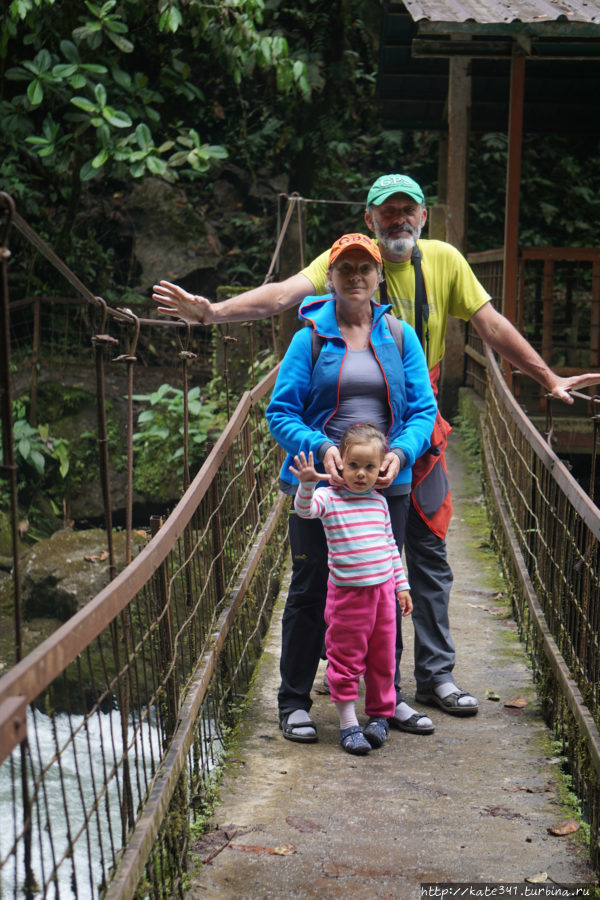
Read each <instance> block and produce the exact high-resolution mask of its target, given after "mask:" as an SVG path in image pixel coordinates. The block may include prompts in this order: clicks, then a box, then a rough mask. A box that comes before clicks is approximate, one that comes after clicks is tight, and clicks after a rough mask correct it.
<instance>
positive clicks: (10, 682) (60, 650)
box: [0, 367, 279, 763]
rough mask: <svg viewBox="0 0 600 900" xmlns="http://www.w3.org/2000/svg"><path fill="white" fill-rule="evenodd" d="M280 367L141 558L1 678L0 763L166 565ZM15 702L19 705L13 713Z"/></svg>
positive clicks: (249, 397) (241, 407)
mask: <svg viewBox="0 0 600 900" xmlns="http://www.w3.org/2000/svg"><path fill="white" fill-rule="evenodd" d="M278 369H279V367H276V368H275V369H273V370H271V372H269V373H268V374H267V375H265V377H264V378H263V379H262V380H261V381H260V382H259V383H258V384H257V385H256V387H255V388H254V389H253V390H251V391H246V392H245V393H244V394H243V396H242V397H241V399H240V401H239V403H238V406H237V408H236V410H235V412H234V413H233V415H232V417H231V419H230V420H229V422H228V424H227V427H226V428H225V430H224V431H223V433H222V434H221V436H220V438H219V439H218V441H217V443H216V444H215V446H214V447H213V449H212V450H211V452H210V454H209V455H208V457H207V459H206V461H205V462H204V464H203V465H202V467H201V468H200V470H199V471H198V473H197V475H196V476H195V478H194V480H193V481H192V483H191V485H190V487H189V488H188V490H187V491H186V492H185V494H184V495H183V496H182V498H181V500H180V501H179V503H178V504H177V506H176V507H175V508H174V510H173V512H172V513H171V515H170V516H169V517H168V518H167V520H166V522H165V524H164V525H163V526H162V527H161V528H160V530H159V531H158V532H157V534H156V535H155V536H154V537H153V538H152V540H151V541H150V542H149V543H148V544H147V545H146V547H144V548H143V549H142V550H141V551H140V553H139V555H138V556H137V557H136V558H135V559H134V560H133V561H132V562H131V563H130V564H129V565H128V566H127V568H125V569H124V570H123V571H122V572H121V573H120V574H119V575H117V576H116V577H115V578H114V579H113V580H112V581H111V582H110V583H109V584H108V585H106V587H105V588H104V589H103V590H102V591H100V593H99V594H97V595H96V596H95V597H94V598H93V599H92V600H90V602H89V603H87V604H86V605H85V606H84V607H83V609H81V610H80V611H79V612H78V613H75V615H74V616H72V617H71V618H70V619H69V620H68V621H67V622H65V623H64V624H63V625H61V626H60V627H59V628H58V629H57V630H56V631H55V632H53V634H51V635H50V637H48V638H46V640H45V641H43V643H41V644H40V645H39V646H38V647H37V648H36V649H35V651H34V652H33V653H30V654H29V655H28V656H26V657H25V658H24V659H22V660H21V661H20V662H19V663H17V664H16V665H15V666H13V668H12V669H11V670H10V671H9V672H7V673H6V675H3V676H2V677H1V678H0V763H2V762H3V761H4V760H5V759H6V758H7V756H8V755H9V754H10V753H11V751H12V750H13V749H14V747H15V746H16V745H17V744H18V743H19V741H20V740H22V732H21V725H22V723H21V716H22V712H21V708H22V707H23V706H24V705H26V704H29V703H31V701H32V700H34V699H35V697H37V696H38V694H40V693H41V692H42V691H43V690H45V689H46V688H47V687H48V685H49V684H50V683H51V682H52V681H54V679H55V678H57V677H58V676H59V675H60V674H61V672H62V671H63V670H64V669H65V668H66V667H67V666H68V665H69V663H71V662H72V661H73V660H74V659H75V658H76V657H77V656H78V655H79V654H80V653H82V652H83V651H84V650H85V648H86V647H87V646H88V645H89V644H90V642H91V641H93V640H94V638H96V637H97V636H98V635H99V634H100V632H102V631H103V630H104V629H105V628H107V627H108V626H109V625H110V623H111V622H112V621H113V620H114V618H115V617H116V616H117V615H118V614H119V613H120V612H122V610H123V609H125V607H126V606H127V604H128V603H130V602H131V600H132V599H133V597H135V595H136V594H137V593H138V591H140V590H141V589H142V587H143V586H144V584H146V582H147V581H148V579H149V578H150V577H151V575H153V574H154V572H156V570H157V569H158V567H159V566H160V565H161V563H163V562H164V560H165V559H166V557H167V555H168V554H169V552H170V551H171V550H172V549H173V547H174V546H175V543H176V541H177V540H178V538H179V537H181V535H182V534H183V532H184V530H185V528H186V526H187V525H188V524H189V522H190V520H191V518H192V516H193V515H194V513H195V511H196V509H197V508H198V505H199V503H200V501H201V499H202V498H203V497H204V496H205V494H206V492H207V490H208V489H209V487H210V485H211V482H212V479H213V478H214V475H215V473H216V472H217V470H218V468H219V465H220V463H221V461H222V460H223V459H224V457H225V455H226V453H227V451H228V449H229V448H230V447H231V445H232V443H233V439H234V437H235V436H236V435H237V433H238V432H239V426H240V422H243V421H244V419H245V418H246V416H247V415H248V412H249V410H250V409H251V408H252V407H253V406H254V405H255V404H256V402H257V401H258V400H260V399H262V398H263V397H264V396H265V394H266V393H267V392H268V391H270V390H271V389H272V387H273V385H274V384H275V379H276V377H277V372H278ZM16 698H18V701H19V702H18V705H17V707H16V708H15V703H16Z"/></svg>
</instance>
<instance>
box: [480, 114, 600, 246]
mask: <svg viewBox="0 0 600 900" xmlns="http://www.w3.org/2000/svg"><path fill="white" fill-rule="evenodd" d="M507 156H508V138H507V135H506V134H499V133H496V132H494V133H489V134H484V135H479V136H474V137H473V138H472V141H471V167H470V171H469V248H470V249H471V250H488V249H494V248H497V247H502V246H503V244H504V208H505V189H506V188H505V185H506V165H507ZM599 167H600V146H599V144H598V141H597V140H596V141H591V140H590V139H589V138H587V137H586V138H577V137H573V136H572V137H566V136H564V135H544V137H543V139H540V136H539V135H531V134H529V135H527V134H526V135H525V137H524V139H523V159H522V171H521V201H520V209H519V242H520V244H521V245H522V246H537V245H542V246H557V247H564V246H571V247H594V246H597V245H598V242H599V241H600V193H599V192H598V186H597V173H598V170H599Z"/></svg>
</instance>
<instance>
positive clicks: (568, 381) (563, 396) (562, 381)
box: [548, 372, 600, 403]
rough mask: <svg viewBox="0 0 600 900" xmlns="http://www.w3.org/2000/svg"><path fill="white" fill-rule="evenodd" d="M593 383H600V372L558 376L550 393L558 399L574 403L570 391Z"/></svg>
mask: <svg viewBox="0 0 600 900" xmlns="http://www.w3.org/2000/svg"><path fill="white" fill-rule="evenodd" d="M592 384H600V374H599V373H598V372H588V373H586V374H584V375H571V376H569V377H568V378H561V377H560V376H558V375H557V376H556V381H555V383H554V385H553V386H552V388H551V389H550V390H549V391H548V393H550V394H552V396H553V397H556V398H557V399H558V400H563V401H564V402H565V403H573V398H572V397H571V395H570V394H569V391H578V390H580V389H581V388H585V387H589V386H590V385H592Z"/></svg>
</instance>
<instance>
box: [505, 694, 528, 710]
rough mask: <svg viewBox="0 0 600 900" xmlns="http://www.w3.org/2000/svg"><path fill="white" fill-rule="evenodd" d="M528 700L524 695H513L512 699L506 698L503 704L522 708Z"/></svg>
mask: <svg viewBox="0 0 600 900" xmlns="http://www.w3.org/2000/svg"><path fill="white" fill-rule="evenodd" d="M528 702H529V701H527V700H526V699H525V697H513V699H512V700H507V701H506V703H505V704H504V705H505V706H514V707H515V709H524V708H525V707H526V706H527V705H528Z"/></svg>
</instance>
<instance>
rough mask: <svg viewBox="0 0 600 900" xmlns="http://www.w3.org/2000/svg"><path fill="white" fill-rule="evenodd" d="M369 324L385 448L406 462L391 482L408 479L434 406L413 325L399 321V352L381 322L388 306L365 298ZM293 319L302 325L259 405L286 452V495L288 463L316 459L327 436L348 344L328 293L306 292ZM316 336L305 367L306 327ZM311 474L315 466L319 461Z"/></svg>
mask: <svg viewBox="0 0 600 900" xmlns="http://www.w3.org/2000/svg"><path fill="white" fill-rule="evenodd" d="M371 308H372V310H373V324H372V326H371V338H370V346H371V349H372V350H373V353H374V354H375V358H376V359H377V362H378V363H379V365H380V367H381V371H382V372H383V376H384V378H385V383H386V385H387V392H388V403H389V407H390V422H391V425H390V428H389V431H388V434H387V440H388V450H393V449H395V448H397V449H399V450H401V451H402V452H403V453H404V456H405V458H406V465H405V466H404V468H402V469H400V472H399V473H398V475H397V477H396V478H395V480H394V482H393V486H392V491H393V487H394V486H396V485H405V484H410V482H411V468H412V465H413V463H414V461H415V459H417V458H418V457H419V456H421V454H422V453H424V452H425V450H427V448H428V447H429V444H430V440H431V432H432V431H433V424H434V422H435V416H436V410H437V404H436V400H435V396H434V394H433V390H432V388H431V383H430V381H429V372H428V370H427V363H426V361H425V354H424V353H423V349H422V347H421V345H420V344H419V339H418V337H417V335H416V332H415V330H414V328H412V326H411V325H408V324H407V323H406V322H403V323H402V325H403V328H404V344H403V352H402V357H401V356H400V352H399V350H398V347H397V346H396V342H395V340H394V338H393V336H392V335H391V334H390V331H389V328H388V327H387V324H386V321H385V318H384V314H385V313H386V312H388V311H389V310H390V309H391V307H390V306H381V305H379V304H378V303H376V302H375V301H374V300H372V301H371ZM298 317H299V318H300V319H301V320H302V321H304V322H306V323H308V326H309V327H307V328H301V329H300V330H299V331H297V332H296V334H295V335H294V337H293V338H292V341H291V343H290V346H289V348H288V350H287V353H286V354H285V356H284V358H283V360H282V363H281V368H280V370H279V374H278V376H277V381H276V382H275V387H274V388H273V396H272V397H271V402H270V403H269V405H268V407H267V412H266V416H267V421H268V423H269V428H270V430H271V434H272V435H273V437H274V438H275V440H276V441H277V443H278V444H279V445H280V446H281V447H283V448H284V450H286V451H287V453H288V456H287V458H286V460H285V462H284V464H283V467H282V469H281V481H282V488H283V489H284V490H286V493H288V492H290V493H292V492H293V489H294V486H295V485H297V484H298V480H297V479H296V478H295V477H294V476H293V475H292V473H291V472H290V470H289V466H290V465H293V462H294V456H295V455H296V454H298V453H300V451H301V450H303V451H304V453H305V454H306V456H307V457H308V454H309V452H310V451H311V450H312V452H313V454H314V459H315V461H317V460H320V459H322V457H323V456H324V454H325V450H326V449H327V447H330V446H332V441H331V440H330V439H329V438H328V437H327V435H326V434H325V427H326V424H327V421H328V420H329V419H330V418H331V416H332V415H333V414H334V413H335V412H336V410H337V408H338V402H339V385H340V377H341V373H342V368H343V366H344V362H345V359H346V354H347V352H348V348H347V346H346V342H345V340H344V338H343V337H342V335H341V332H340V330H339V327H338V324H337V320H336V317H335V300H334V298H333V297H332V295H331V294H326V295H324V296H322V297H307V298H306V299H305V300H304V302H303V303H302V305H301V307H300V310H299V313H298ZM313 328H314V329H315V331H316V332H317V334H319V335H321V337H322V338H323V339H324V343H323V345H322V347H321V352H320V353H319V356H318V358H317V360H316V362H315V365H314V370H313V361H312V348H311V330H312V329H313ZM316 468H317V471H323V469H322V465H321V463H320V462H319V463H317V464H316Z"/></svg>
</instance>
